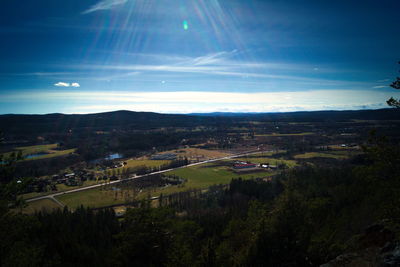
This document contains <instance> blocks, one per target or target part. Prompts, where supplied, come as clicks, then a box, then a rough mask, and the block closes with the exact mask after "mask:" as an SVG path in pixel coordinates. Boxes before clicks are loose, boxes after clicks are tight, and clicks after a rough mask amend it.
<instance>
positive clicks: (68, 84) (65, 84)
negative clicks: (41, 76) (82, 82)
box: [54, 82, 71, 87]
mask: <svg viewBox="0 0 400 267" xmlns="http://www.w3.org/2000/svg"><path fill="white" fill-rule="evenodd" d="M70 85H71V84H70V83H65V82H58V83H55V84H54V86H57V87H70Z"/></svg>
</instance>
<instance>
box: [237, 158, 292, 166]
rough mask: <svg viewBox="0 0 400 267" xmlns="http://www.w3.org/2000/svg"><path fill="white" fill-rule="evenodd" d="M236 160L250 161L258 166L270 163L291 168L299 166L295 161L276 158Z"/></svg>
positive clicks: (241, 159)
mask: <svg viewBox="0 0 400 267" xmlns="http://www.w3.org/2000/svg"><path fill="white" fill-rule="evenodd" d="M235 160H240V161H249V162H251V163H258V164H262V163H269V164H272V165H279V164H282V163H284V164H286V165H287V166H288V167H290V168H292V167H294V166H296V164H297V162H296V161H295V160H289V159H282V158H278V159H275V158H267V157H260V158H256V157H245V158H237V159H235Z"/></svg>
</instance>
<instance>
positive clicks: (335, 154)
mask: <svg viewBox="0 0 400 267" xmlns="http://www.w3.org/2000/svg"><path fill="white" fill-rule="evenodd" d="M360 153H361V151H351V150H350V151H346V150H343V151H329V152H307V153H303V154H298V155H295V156H294V158H296V159H309V158H334V159H346V158H349V157H351V156H354V155H357V154H360Z"/></svg>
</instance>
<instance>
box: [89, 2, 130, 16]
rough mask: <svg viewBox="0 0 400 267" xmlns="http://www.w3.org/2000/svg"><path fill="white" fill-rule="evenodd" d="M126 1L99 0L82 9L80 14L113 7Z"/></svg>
mask: <svg viewBox="0 0 400 267" xmlns="http://www.w3.org/2000/svg"><path fill="white" fill-rule="evenodd" d="M126 2H128V0H101V1H100V2H98V3H97V4H94V5H93V6H91V7H89V8H88V9H86V10H85V11H83V12H82V14H89V13H92V12H96V11H99V10H108V9H113V8H115V7H117V6H120V5H123V4H125V3H126Z"/></svg>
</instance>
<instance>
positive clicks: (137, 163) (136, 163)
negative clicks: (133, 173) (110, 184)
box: [122, 159, 171, 169]
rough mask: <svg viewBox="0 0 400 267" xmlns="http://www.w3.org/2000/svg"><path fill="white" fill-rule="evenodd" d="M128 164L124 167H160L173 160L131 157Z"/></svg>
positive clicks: (127, 161)
mask: <svg viewBox="0 0 400 267" xmlns="http://www.w3.org/2000/svg"><path fill="white" fill-rule="evenodd" d="M125 162H126V165H125V166H124V167H122V168H124V169H127V168H137V167H141V166H146V167H152V168H153V167H160V166H162V165H165V164H168V163H170V162H171V161H170V160H150V159H129V160H126V161H125Z"/></svg>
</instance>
